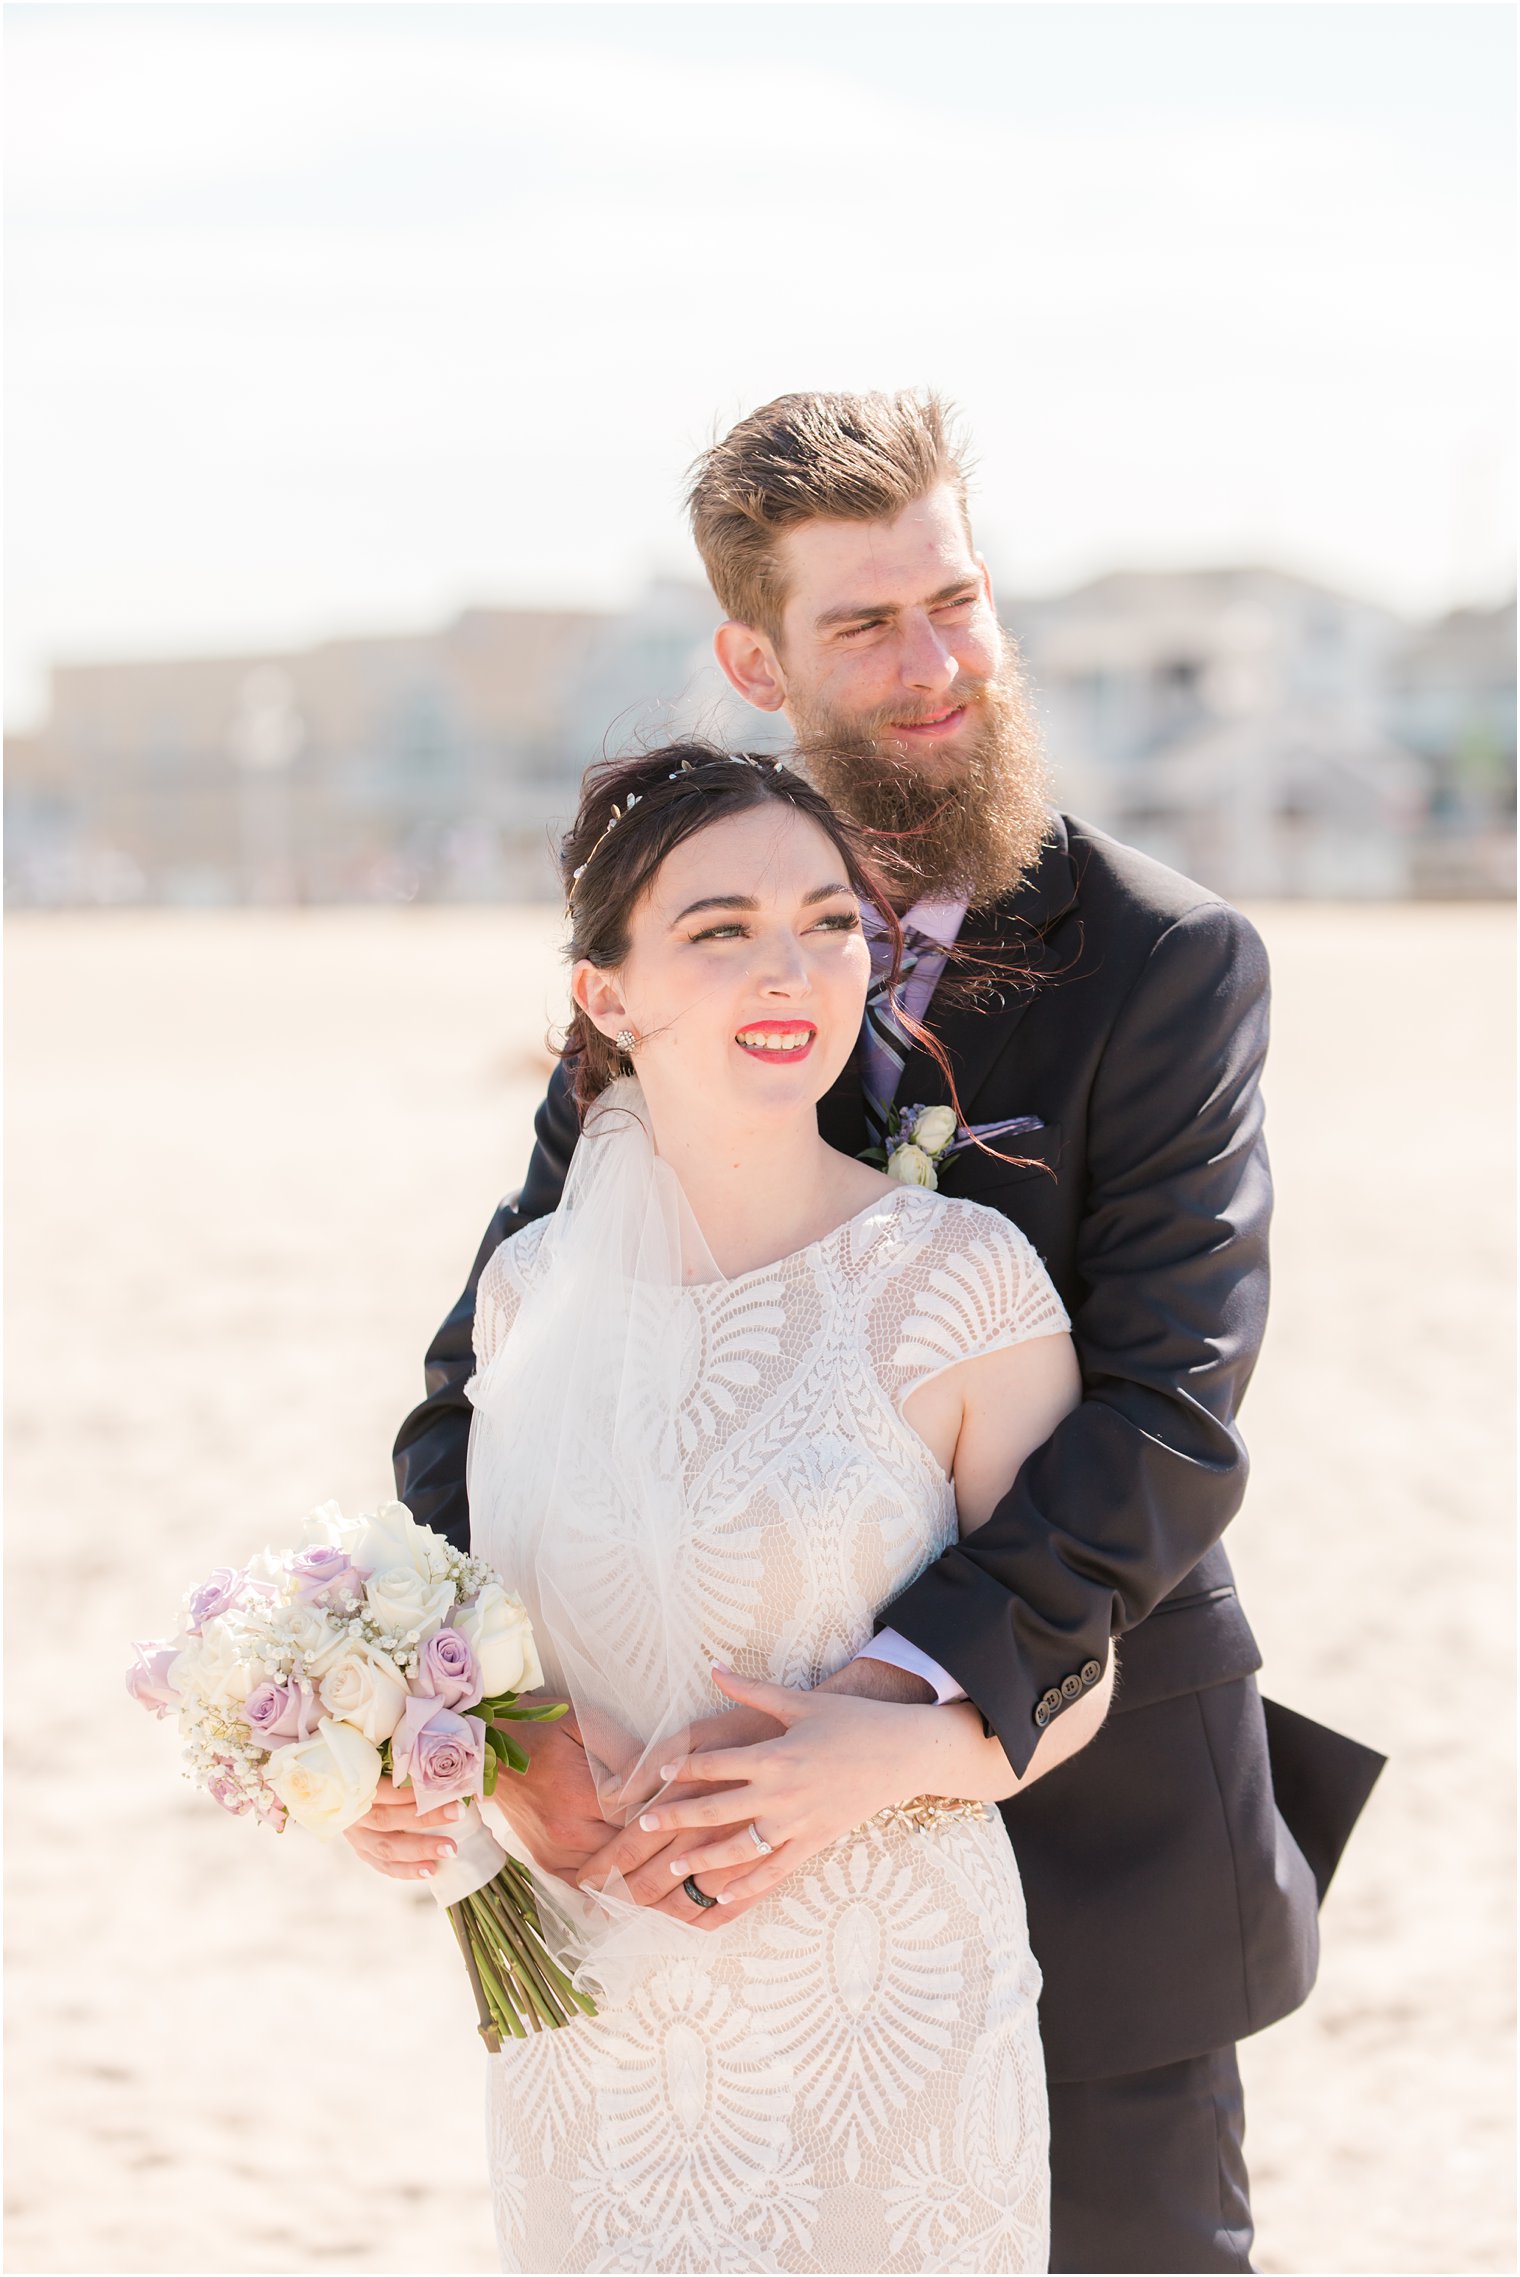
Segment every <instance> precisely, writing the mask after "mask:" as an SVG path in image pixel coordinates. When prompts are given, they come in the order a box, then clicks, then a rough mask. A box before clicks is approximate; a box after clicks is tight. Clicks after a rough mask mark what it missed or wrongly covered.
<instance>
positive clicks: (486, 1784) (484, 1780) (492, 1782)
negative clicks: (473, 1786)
mask: <svg viewBox="0 0 1520 2277" xmlns="http://www.w3.org/2000/svg"><path fill="white" fill-rule="evenodd" d="M499 1768H500V1767H499V1765H498V1764H497V1761H496V1758H495V1756H494V1755H488V1756H487V1757H486V1761H485V1769H484V1771H483V1772H482V1774H481V1780H480V1784H481V1787H482V1788H483V1789H484V1791H485V1793H486V1794H488V1795H494V1794H495V1792H496V1773H497V1771H498V1769H499Z"/></svg>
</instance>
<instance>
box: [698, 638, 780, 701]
mask: <svg viewBox="0 0 1520 2277" xmlns="http://www.w3.org/2000/svg"><path fill="white" fill-rule="evenodd" d="M713 654H714V655H715V656H716V657H717V659H718V662H719V664H720V665H721V666H722V668H723V674H724V677H725V678H726V679H727V680H728V681H729V682H730V683H731V684H732V686H734V687H735V688H737V689H738V691H739V693H740V695H741V696H742V697H743V698H744V701H745V702H746V703H747V704H753V705H754V707H755V709H756V711H757V712H779V711H780V709H781V707H782V705H783V704H784V703H785V702H786V675H785V674H784V673H783V671H782V669H781V663H780V659H779V658H778V657H777V655H776V651H775V649H774V648H773V647H772V646H771V644H770V642H769V640H767V638H766V636H765V634H764V633H762V632H756V630H755V628H754V626H753V625H741V624H740V623H739V621H738V619H737V618H735V617H730V618H729V620H728V622H727V623H726V624H721V625H719V627H718V629H717V631H716V632H715V633H714V634H713Z"/></svg>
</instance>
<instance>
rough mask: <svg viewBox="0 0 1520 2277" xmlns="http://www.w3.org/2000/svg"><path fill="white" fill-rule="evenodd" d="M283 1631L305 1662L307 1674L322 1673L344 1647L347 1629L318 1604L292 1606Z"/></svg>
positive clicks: (332, 1664)
mask: <svg viewBox="0 0 1520 2277" xmlns="http://www.w3.org/2000/svg"><path fill="white" fill-rule="evenodd" d="M284 1630H285V1634H286V1636H288V1637H289V1639H290V1641H291V1643H292V1644H293V1645H294V1646H295V1648H296V1650H297V1652H298V1653H300V1655H301V1657H302V1659H303V1660H304V1661H305V1663H306V1673H307V1674H308V1676H312V1677H319V1676H325V1675H326V1674H327V1671H328V1670H329V1669H330V1668H331V1667H333V1666H334V1665H335V1663H336V1662H337V1661H339V1660H341V1659H342V1657H343V1655H344V1653H346V1652H347V1650H348V1631H347V1629H346V1628H344V1627H343V1626H342V1625H341V1624H340V1623H339V1622H337V1621H334V1620H332V1619H331V1618H330V1617H329V1616H328V1615H327V1614H326V1613H324V1612H323V1610H322V1608H321V1606H320V1605H292V1606H291V1608H290V1610H289V1612H287V1614H286V1615H285V1621H284Z"/></svg>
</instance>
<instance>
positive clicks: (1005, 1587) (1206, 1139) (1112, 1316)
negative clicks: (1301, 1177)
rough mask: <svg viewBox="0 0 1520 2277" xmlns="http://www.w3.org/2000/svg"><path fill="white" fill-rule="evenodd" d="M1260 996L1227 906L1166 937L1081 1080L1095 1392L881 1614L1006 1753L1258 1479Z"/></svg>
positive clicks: (1262, 966)
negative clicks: (939, 1670) (1249, 1450)
mask: <svg viewBox="0 0 1520 2277" xmlns="http://www.w3.org/2000/svg"><path fill="white" fill-rule="evenodd" d="M1267 1009H1268V981H1267V961H1266V952H1265V950H1264V949H1263V947H1262V944H1261V941H1260V940H1259V938H1258V936H1257V935H1256V933H1255V932H1254V931H1253V930H1252V928H1251V927H1250V926H1249V925H1248V924H1247V923H1246V921H1245V919H1244V918H1243V917H1241V916H1240V915H1239V914H1238V913H1237V912H1236V911H1234V910H1232V909H1229V908H1227V907H1226V906H1225V905H1224V904H1223V903H1217V902H1216V903H1205V904H1202V905H1200V906H1199V907H1198V908H1196V909H1193V910H1190V911H1189V912H1188V913H1187V914H1186V915H1185V916H1183V917H1181V918H1179V919H1178V920H1177V921H1176V922H1175V923H1174V924H1173V925H1172V926H1171V927H1170V928H1169V929H1168V931H1167V932H1165V933H1164V934H1162V935H1161V936H1160V938H1159V939H1158V940H1157V941H1156V943H1155V944H1154V946H1153V948H1152V950H1151V952H1150V954H1149V956H1148V958H1147V960H1146V963H1145V965H1144V967H1143V969H1142V971H1141V973H1140V975H1139V976H1138V978H1137V980H1136V982H1135V984H1134V986H1133V987H1132V989H1131V990H1130V992H1129V995H1128V997H1127V998H1126V1000H1125V1002H1124V1004H1123V1006H1122V1008H1121V1010H1120V1012H1119V1015H1118V1017H1117V1019H1116V1020H1115V1023H1114V1026H1113V1029H1112V1031H1111V1032H1110V1035H1109V1038H1108V1041H1107V1043H1106V1046H1105V1048H1104V1051H1103V1054H1102V1058H1101V1061H1100V1063H1099V1066H1098V1070H1097V1074H1096V1077H1095V1080H1094V1083H1093V1088H1092V1094H1091V1102H1090V1110H1089V1117H1090V1119H1089V1131H1088V1174H1089V1188H1088V1192H1087V1195H1086V1197H1085V1202H1084V1207H1083V1211H1082V1218H1081V1225H1080V1230H1079V1235H1078V1245H1077V1257H1076V1276H1075V1292H1074V1293H1075V1300H1076V1301H1075V1302H1074V1303H1073V1305H1072V1334H1073V1337H1074V1338H1075V1341H1076V1347H1077V1355H1078V1358H1079V1360H1080V1362H1081V1367H1082V1378H1083V1398H1082V1400H1081V1401H1080V1403H1079V1404H1078V1406H1077V1407H1075V1408H1074V1409H1073V1411H1072V1412H1071V1414H1070V1415H1068V1416H1067V1417H1066V1418H1065V1419H1064V1421H1063V1422H1062V1423H1061V1424H1059V1425H1058V1427H1057V1429H1056V1430H1055V1432H1054V1433H1053V1434H1052V1436H1051V1437H1050V1438H1049V1439H1047V1440H1046V1442H1045V1444H1044V1445H1043V1446H1042V1447H1039V1448H1037V1449H1036V1450H1035V1452H1034V1454H1032V1455H1031V1456H1030V1457H1029V1459H1028V1461H1027V1462H1026V1463H1025V1464H1024V1466H1023V1468H1022V1469H1021V1470H1020V1472H1019V1474H1018V1477H1017V1478H1016V1479H1015V1480H1014V1483H1013V1486H1012V1489H1011V1491H1010V1492H1009V1493H1008V1494H1007V1495H1006V1496H1005V1497H1004V1499H1003V1500H1002V1502H1001V1503H999V1505H998V1507H997V1509H996V1510H995V1511H994V1513H993V1515H992V1517H991V1518H990V1519H989V1520H988V1522H987V1523H986V1525H984V1526H982V1527H979V1528H978V1529H977V1531H976V1532H975V1533H974V1534H972V1535H970V1536H968V1538H967V1539H966V1540H965V1541H964V1542H960V1543H957V1544H956V1545H955V1546H954V1547H952V1548H951V1549H949V1550H947V1551H945V1553H944V1554H943V1556H941V1557H940V1558H939V1559H938V1560H937V1562H936V1563H935V1564H934V1565H932V1566H930V1567H928V1568H927V1569H926V1571H925V1572H924V1573H922V1574H921V1575H920V1576H919V1578H918V1580H917V1581H915V1582H914V1583H913V1584H912V1586H911V1587H910V1588H909V1589H908V1590H907V1591H906V1592H905V1593H904V1595H902V1596H901V1597H899V1598H898V1599H896V1601H895V1602H894V1603H893V1604H892V1605H891V1606H890V1607H888V1608H886V1609H885V1610H884V1611H883V1614H882V1616H881V1617H882V1619H883V1621H885V1622H888V1623H889V1624H890V1625H891V1626H892V1627H893V1628H894V1629H898V1630H900V1631H901V1632H902V1633H903V1635H905V1636H907V1637H908V1638H910V1639H911V1640H912V1642H913V1643H914V1644H916V1645H918V1646H919V1647H920V1649H921V1650H923V1651H924V1652H926V1653H928V1654H929V1655H930V1656H931V1657H932V1658H933V1659H934V1660H936V1661H938V1662H940V1663H941V1664H942V1665H943V1666H944V1667H945V1668H947V1669H948V1670H950V1671H951V1673H952V1674H953V1675H954V1676H955V1677H956V1678H957V1679H958V1681H959V1682H960V1683H961V1684H962V1685H964V1687H965V1689H966V1692H967V1693H968V1695H969V1696H970V1698H971V1699H972V1700H974V1701H975V1702H976V1704H977V1706H978V1707H979V1708H980V1709H981V1711H982V1715H983V1717H984V1719H985V1720H986V1723H987V1726H988V1729H989V1730H990V1731H994V1732H996V1734H997V1737H998V1739H999V1740H1000V1741H1001V1743H1002V1746H1003V1749H1004V1751H1005V1753H1006V1754H1007V1756H1008V1759H1009V1762H1010V1763H1011V1764H1012V1766H1013V1768H1014V1769H1015V1771H1019V1772H1022V1771H1023V1769H1024V1768H1025V1766H1026V1764H1027V1763H1028V1761H1029V1757H1030V1755H1031V1754H1032V1752H1033V1750H1034V1746H1035V1743H1036V1741H1037V1740H1038V1738H1039V1736H1040V1732H1041V1730H1042V1728H1043V1726H1044V1723H1045V1722H1046V1721H1048V1720H1049V1717H1050V1715H1051V1714H1052V1712H1054V1713H1059V1712H1060V1705H1059V1703H1060V1702H1061V1700H1062V1695H1061V1689H1060V1688H1061V1685H1062V1683H1063V1681H1064V1680H1066V1679H1067V1678H1069V1677H1070V1676H1072V1675H1073V1674H1077V1675H1080V1672H1081V1670H1082V1669H1083V1668H1084V1667H1086V1666H1087V1665H1088V1664H1089V1663H1090V1662H1092V1661H1102V1660H1103V1658H1104V1657H1105V1655H1106V1653H1107V1650H1108V1645H1109V1640H1110V1638H1111V1637H1113V1636H1122V1634H1123V1633H1124V1631H1125V1630H1126V1629H1130V1628H1133V1627H1134V1626H1135V1625H1136V1623H1137V1622H1140V1621H1143V1620H1144V1618H1145V1616H1146V1615H1147V1614H1148V1613H1149V1612H1150V1611H1151V1609H1152V1607H1153V1606H1155V1605H1156V1604H1158V1603H1159V1602H1160V1600H1161V1599H1162V1598H1163V1597H1164V1596H1166V1595H1167V1593H1168V1592H1169V1591H1170V1590H1171V1589H1173V1588H1174V1587H1175V1586H1176V1584H1177V1583H1178V1582H1179V1581H1180V1580H1181V1579H1182V1578H1183V1576H1184V1575H1185V1574H1187V1573H1188V1572H1190V1571H1191V1569H1192V1568H1193V1567H1194V1566H1195V1565H1196V1564H1197V1563H1198V1560H1199V1559H1200V1558H1201V1557H1202V1556H1203V1554H1204V1552H1205V1551H1206V1550H1207V1549H1208V1548H1209V1547H1210V1546H1211V1545H1212V1544H1213V1543H1214V1542H1215V1541H1217V1540H1218V1538H1219V1536H1220V1535H1221V1534H1222V1533H1223V1531H1224V1528H1225V1527H1226V1525H1227V1524H1228V1523H1229V1521H1230V1519H1231V1518H1232V1517H1233V1516H1234V1514H1235V1512H1236V1511H1237V1510H1238V1509H1239V1507H1240V1502H1241V1498H1242V1496H1243V1494H1244V1492H1245V1481H1246V1454H1245V1449H1244V1447H1243V1445H1242V1443H1241V1439H1240V1435H1239V1432H1238V1430H1237V1427H1236V1421H1235V1418H1236V1411H1237V1409H1238V1407H1239V1404H1240V1400H1241V1396H1242V1394H1243V1393H1244V1391H1245V1387H1246V1384H1247V1383H1248V1381H1249V1379H1250V1376H1251V1371H1252V1369H1253V1367H1254V1366H1255V1362H1256V1355H1257V1353H1258V1351H1259V1349H1260V1346H1261V1338H1262V1332H1263V1329H1264V1328H1265V1325H1266V1313H1267V1227H1268V1221H1269V1218H1270V1215H1271V1183H1270V1179H1269V1176H1268V1171H1267V1158H1266V1149H1265V1146H1264V1143H1263V1140H1262V1128H1261V1125H1262V1113H1261V1097H1260V1090H1259V1083H1260V1076H1261V1067H1262V1061H1263V1059H1264V1057H1265V1054H1266V1047H1267ZM1052 1692H1054V1694H1055V1696H1056V1701H1057V1703H1058V1705H1057V1706H1056V1707H1055V1709H1054V1710H1052V1708H1051V1706H1050V1705H1049V1701H1050V1695H1051V1693H1052ZM1042 1699H1043V1700H1045V1701H1046V1703H1047V1705H1046V1707H1045V1710H1044V1714H1043V1716H1038V1715H1037V1711H1039V1709H1040V1705H1041V1701H1042Z"/></svg>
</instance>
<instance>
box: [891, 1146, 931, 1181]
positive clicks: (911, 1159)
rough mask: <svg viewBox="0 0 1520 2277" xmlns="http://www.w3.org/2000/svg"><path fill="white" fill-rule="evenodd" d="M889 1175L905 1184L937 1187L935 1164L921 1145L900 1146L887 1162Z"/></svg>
mask: <svg viewBox="0 0 1520 2277" xmlns="http://www.w3.org/2000/svg"><path fill="white" fill-rule="evenodd" d="M887 1176H888V1177H889V1178H895V1179H897V1181H898V1183H899V1184H900V1185H903V1186H928V1187H931V1188H932V1187H936V1186H938V1184H939V1180H938V1178H936V1176H935V1175H934V1165H933V1163H932V1162H931V1161H930V1160H929V1157H928V1156H927V1155H926V1154H925V1152H924V1150H923V1148H922V1147H921V1146H900V1147H899V1148H898V1150H897V1152H896V1153H895V1154H894V1155H893V1157H892V1159H891V1161H890V1162H889V1163H888V1164H887Z"/></svg>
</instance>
